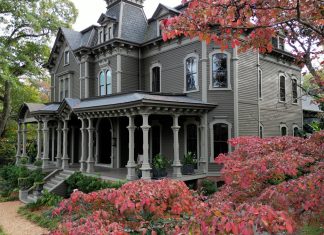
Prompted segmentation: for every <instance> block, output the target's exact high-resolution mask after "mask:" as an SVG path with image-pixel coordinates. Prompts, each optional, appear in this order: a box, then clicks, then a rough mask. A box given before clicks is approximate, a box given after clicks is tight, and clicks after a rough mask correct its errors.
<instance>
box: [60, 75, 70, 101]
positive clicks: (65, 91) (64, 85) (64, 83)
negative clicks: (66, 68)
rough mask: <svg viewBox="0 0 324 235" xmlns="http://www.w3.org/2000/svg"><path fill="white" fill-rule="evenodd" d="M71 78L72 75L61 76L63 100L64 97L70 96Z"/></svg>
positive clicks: (61, 97) (61, 95)
mask: <svg viewBox="0 0 324 235" xmlns="http://www.w3.org/2000/svg"><path fill="white" fill-rule="evenodd" d="M70 78H71V77H62V78H60V84H59V88H60V100H63V99H64V98H68V97H69V95H70V94H69V90H70V89H69V87H70Z"/></svg>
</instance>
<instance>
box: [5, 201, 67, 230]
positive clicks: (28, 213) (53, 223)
mask: <svg viewBox="0 0 324 235" xmlns="http://www.w3.org/2000/svg"><path fill="white" fill-rule="evenodd" d="M18 214H20V215H22V216H23V217H24V218H26V219H27V220H29V221H31V222H33V223H35V224H37V225H39V226H40V227H42V228H46V229H49V230H54V229H56V228H57V227H58V224H59V222H61V221H60V218H59V217H55V218H53V217H52V215H51V210H50V208H46V207H42V208H39V209H38V210H34V211H33V210H31V209H29V208H28V207H26V206H24V207H20V208H19V210H18ZM0 235H1V233H0Z"/></svg>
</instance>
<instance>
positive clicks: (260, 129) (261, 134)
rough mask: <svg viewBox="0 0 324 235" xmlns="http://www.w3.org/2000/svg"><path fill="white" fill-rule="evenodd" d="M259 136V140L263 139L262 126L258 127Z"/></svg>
mask: <svg viewBox="0 0 324 235" xmlns="http://www.w3.org/2000/svg"><path fill="white" fill-rule="evenodd" d="M259 136H260V138H263V126H262V125H260V126H259Z"/></svg>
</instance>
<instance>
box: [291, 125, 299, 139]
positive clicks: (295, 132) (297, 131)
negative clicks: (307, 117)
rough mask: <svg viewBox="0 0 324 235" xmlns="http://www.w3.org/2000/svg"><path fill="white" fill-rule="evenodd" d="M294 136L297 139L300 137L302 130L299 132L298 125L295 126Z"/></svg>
mask: <svg viewBox="0 0 324 235" xmlns="http://www.w3.org/2000/svg"><path fill="white" fill-rule="evenodd" d="M293 135H294V136H295V137H298V136H300V130H299V127H298V126H297V125H293Z"/></svg>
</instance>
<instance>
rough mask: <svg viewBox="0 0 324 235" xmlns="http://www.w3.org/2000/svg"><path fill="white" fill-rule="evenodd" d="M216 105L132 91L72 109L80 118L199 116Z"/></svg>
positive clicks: (173, 96) (187, 98)
mask: <svg viewBox="0 0 324 235" xmlns="http://www.w3.org/2000/svg"><path fill="white" fill-rule="evenodd" d="M215 107H216V104H209V103H205V102H202V101H200V100H196V99H193V98H190V97H187V96H186V95H183V94H181V95H176V94H154V93H145V92H135V93H129V94H119V95H113V96H106V97H100V98H94V99H87V100H83V101H82V102H81V103H80V104H79V106H78V107H76V108H75V109H74V112H75V113H76V114H77V115H78V116H80V117H114V116H116V117H118V116H127V115H137V114H141V113H148V114H165V115H170V114H180V115H199V114H202V113H205V112H208V111H209V110H211V109H213V108H215Z"/></svg>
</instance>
